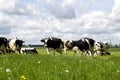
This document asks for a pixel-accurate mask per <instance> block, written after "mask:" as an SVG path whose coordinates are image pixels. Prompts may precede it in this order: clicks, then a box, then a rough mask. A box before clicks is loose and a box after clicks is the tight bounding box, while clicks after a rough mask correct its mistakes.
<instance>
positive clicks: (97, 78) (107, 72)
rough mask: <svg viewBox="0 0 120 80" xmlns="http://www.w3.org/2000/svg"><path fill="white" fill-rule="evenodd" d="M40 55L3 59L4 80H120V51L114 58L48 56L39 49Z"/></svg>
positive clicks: (0, 73) (0, 63)
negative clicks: (23, 77)
mask: <svg viewBox="0 0 120 80" xmlns="http://www.w3.org/2000/svg"><path fill="white" fill-rule="evenodd" d="M37 50H38V52H39V54H37V55H32V54H31V55H30V54H27V55H21V54H4V55H0V80H24V79H22V78H21V76H25V77H26V79H27V80H120V49H119V48H114V49H111V50H110V52H111V55H110V56H97V57H90V56H83V55H80V54H77V55H75V56H74V55H73V54H72V51H68V54H67V55H65V54H62V55H60V54H59V53H56V55H55V56H53V55H52V52H51V54H50V55H48V54H47V53H46V51H45V49H37Z"/></svg>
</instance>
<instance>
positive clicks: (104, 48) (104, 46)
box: [94, 42, 110, 56]
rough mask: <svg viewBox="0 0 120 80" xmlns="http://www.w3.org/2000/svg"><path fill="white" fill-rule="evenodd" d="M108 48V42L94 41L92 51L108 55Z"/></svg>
mask: <svg viewBox="0 0 120 80" xmlns="http://www.w3.org/2000/svg"><path fill="white" fill-rule="evenodd" d="M109 49H110V44H109V43H108V42H96V43H95V47H94V51H95V52H96V54H100V55H101V56H102V55H110V53H109V52H108V50H109Z"/></svg>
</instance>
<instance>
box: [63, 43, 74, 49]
mask: <svg viewBox="0 0 120 80" xmlns="http://www.w3.org/2000/svg"><path fill="white" fill-rule="evenodd" d="M65 46H66V47H67V48H68V49H72V48H73V47H74V46H73V41H66V42H65Z"/></svg>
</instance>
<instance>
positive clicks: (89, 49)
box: [66, 38, 95, 56]
mask: <svg viewBox="0 0 120 80" xmlns="http://www.w3.org/2000/svg"><path fill="white" fill-rule="evenodd" d="M94 44H95V40H93V39H91V38H81V39H80V40H76V41H68V42H67V44H66V46H67V48H68V49H72V48H73V47H75V46H77V47H78V48H79V50H81V51H82V52H84V53H85V55H90V56H91V54H94Z"/></svg>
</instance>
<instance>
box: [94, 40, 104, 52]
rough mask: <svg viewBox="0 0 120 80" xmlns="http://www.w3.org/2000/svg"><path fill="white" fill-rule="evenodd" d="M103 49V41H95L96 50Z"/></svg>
mask: <svg viewBox="0 0 120 80" xmlns="http://www.w3.org/2000/svg"><path fill="white" fill-rule="evenodd" d="M101 49H103V44H102V43H101V42H95V44H94V50H95V51H97V50H101Z"/></svg>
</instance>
